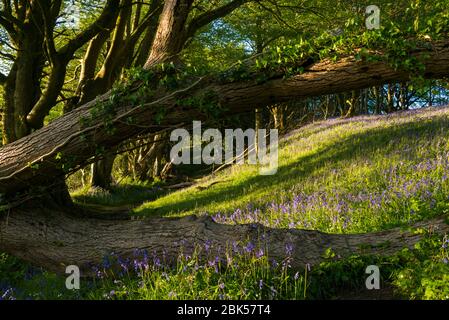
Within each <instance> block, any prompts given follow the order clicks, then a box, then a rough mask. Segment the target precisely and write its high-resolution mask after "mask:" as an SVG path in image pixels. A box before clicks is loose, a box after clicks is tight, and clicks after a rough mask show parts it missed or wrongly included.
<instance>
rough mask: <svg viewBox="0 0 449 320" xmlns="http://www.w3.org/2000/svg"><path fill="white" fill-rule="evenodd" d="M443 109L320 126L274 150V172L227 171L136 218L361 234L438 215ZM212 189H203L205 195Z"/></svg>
mask: <svg viewBox="0 0 449 320" xmlns="http://www.w3.org/2000/svg"><path fill="white" fill-rule="evenodd" d="M448 116H449V109H447V108H443V109H428V110H421V111H414V112H408V113H402V114H397V115H393V116H378V117H358V118H354V119H350V120H341V119H336V120H330V121H323V122H319V123H315V124H312V125H309V126H307V127H305V128H303V129H300V130H297V131H295V132H294V133H292V134H290V135H289V136H288V137H286V138H285V139H284V140H283V141H282V142H281V147H280V162H279V166H280V168H279V172H278V174H277V175H275V176H269V177H267V176H260V175H258V168H257V167H254V166H247V165H245V166H234V167H232V168H230V169H227V170H226V171H224V172H221V173H219V174H217V175H216V176H214V177H209V178H207V179H205V180H204V181H203V182H202V183H201V184H200V185H199V186H195V187H192V188H189V189H185V190H181V191H178V192H174V193H171V194H169V195H167V196H165V197H161V198H160V199H157V200H156V201H152V202H148V203H145V204H144V205H142V206H141V207H139V208H137V209H136V210H135V214H137V215H147V216H152V215H157V216H184V215H191V214H209V215H212V216H214V218H215V220H216V221H218V222H222V223H231V224H234V223H254V222H259V223H263V224H265V225H267V226H271V227H276V228H285V227H287V228H307V229H318V230H322V231H328V232H367V231H373V230H382V229H385V228H386V227H390V226H395V225H398V224H401V223H409V222H411V221H416V220H420V219H423V218H429V217H432V216H435V215H438V214H442V213H444V212H447V210H448V207H449V206H448V201H447V194H449V183H448V177H447V171H448V168H449V160H448V152H449V144H448V134H447V132H448V129H449V121H448ZM213 183H215V184H214V185H212V186H210V187H208V186H209V185H211V184H213Z"/></svg>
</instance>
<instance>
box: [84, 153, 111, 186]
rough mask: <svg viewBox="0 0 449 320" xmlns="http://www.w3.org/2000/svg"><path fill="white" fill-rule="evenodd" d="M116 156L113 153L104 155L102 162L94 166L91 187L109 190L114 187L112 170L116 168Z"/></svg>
mask: <svg viewBox="0 0 449 320" xmlns="http://www.w3.org/2000/svg"><path fill="white" fill-rule="evenodd" d="M114 161H115V156H114V155H113V154H111V153H107V154H105V155H104V158H103V159H102V160H99V161H97V162H95V163H94V164H92V178H91V181H90V185H91V187H93V188H101V189H106V190H109V189H110V188H111V185H112V182H113V181H112V180H113V179H112V169H113V167H114Z"/></svg>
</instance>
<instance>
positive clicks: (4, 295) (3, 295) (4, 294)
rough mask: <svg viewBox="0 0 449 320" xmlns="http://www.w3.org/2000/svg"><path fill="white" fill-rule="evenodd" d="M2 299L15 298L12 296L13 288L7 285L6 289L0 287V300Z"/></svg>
mask: <svg viewBox="0 0 449 320" xmlns="http://www.w3.org/2000/svg"><path fill="white" fill-rule="evenodd" d="M2 300H16V298H15V296H14V289H13V288H11V287H9V288H6V289H3V290H2V289H0V301H2Z"/></svg>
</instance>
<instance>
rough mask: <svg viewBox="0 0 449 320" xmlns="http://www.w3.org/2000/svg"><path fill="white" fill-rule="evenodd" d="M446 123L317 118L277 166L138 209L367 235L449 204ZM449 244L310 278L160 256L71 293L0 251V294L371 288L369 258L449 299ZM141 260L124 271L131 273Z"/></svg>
mask: <svg viewBox="0 0 449 320" xmlns="http://www.w3.org/2000/svg"><path fill="white" fill-rule="evenodd" d="M448 127H449V108H444V109H429V110H422V111H417V112H407V113H403V114H396V115H393V116H384V117H360V118H355V119H351V120H330V121H324V122H320V123H315V124H312V125H310V126H308V127H305V128H302V129H300V130H297V131H295V132H293V133H291V134H290V135H289V136H288V137H286V138H285V139H284V140H283V142H282V146H281V149H280V168H279V172H278V174H277V175H275V176H272V177H264V176H260V175H259V174H258V168H255V167H249V166H242V167H232V168H230V169H228V170H226V171H224V172H221V173H219V174H217V175H216V176H214V177H207V178H205V179H204V180H203V181H202V182H201V184H200V187H193V188H189V189H185V190H182V191H178V192H173V193H171V194H169V195H166V196H162V197H160V198H159V199H157V200H155V201H151V202H148V203H146V204H144V205H142V206H141V207H139V208H137V209H135V214H137V215H146V216H152V215H162V216H174V215H189V214H211V215H214V216H215V218H216V220H217V221H220V222H225V223H244V222H255V221H258V222H261V223H264V224H266V225H271V226H274V227H291V228H312V229H319V230H322V231H328V232H366V231H372V230H380V229H385V228H388V227H391V226H393V225H397V224H402V223H407V222H409V221H411V220H419V219H425V218H429V217H432V216H435V215H438V214H443V213H447V209H448V203H449V201H448V195H449V192H448V188H449V184H448V180H447V176H446V174H447V172H448V170H447V169H448V166H449V162H448V152H449V144H448V139H447V138H448ZM216 182H218V183H217V184H214V185H213V186H211V187H208V188H207V186H210V185H212V184H213V183H216ZM205 187H206V188H205ZM204 188H205V189H204ZM150 191H151V192H150ZM160 194H161V191H160V189H158V188H157V187H155V186H150V185H148V186H146V185H137V186H128V187H124V188H118V189H117V190H116V192H115V193H112V194H103V193H100V194H95V193H93V194H86V193H85V192H77V193H75V194H74V197H75V200H76V201H78V202H80V203H85V204H86V203H94V204H100V205H111V206H120V207H123V206H126V205H131V204H132V203H131V202H133V201H134V203H133V204H135V203H141V201H142V200H143V199H148V200H150V199H151V200H152V199H154V198H155V197H157V196H160ZM448 245H449V240H447V238H445V239H438V238H433V237H429V238H428V239H427V240H426V241H424V242H423V243H421V244H420V245H419V246H418V247H417V248H416V249H415V250H412V251H404V252H402V253H401V254H399V255H397V256H395V257H391V258H388V259H385V260H379V259H378V258H376V257H366V258H362V257H353V258H350V259H348V260H345V261H341V260H338V259H337V260H335V257H332V256H330V258H331V259H330V260H329V261H328V262H325V263H323V264H322V265H321V266H320V267H318V268H316V269H314V270H312V271H311V273H309V274H307V273H306V274H305V275H303V274H296V275H295V274H292V273H291V272H290V271H289V269H288V265H287V266H285V265H279V266H278V267H276V268H273V265H272V262H270V261H267V260H266V259H265V258H264V257H263V256H262V257H258V256H257V255H253V254H254V253H248V254H249V256H245V255H242V256H238V255H237V256H236V257H234V258H233V262H232V264H231V266H229V265H228V267H227V268H224V269H222V268H221V267H220V268H219V269H220V270H218V269H217V268H218V267H219V266H218V265H217V263H216V262H215V261H214V258H213V257H211V261H209V262H207V263H206V264H205V265H202V264H201V262H199V261H197V260H196V258H195V257H192V258H189V260H188V261H184V262H181V264H180V265H179V266H178V268H177V269H175V270H174V269H167V268H165V267H164V266H161V265H160V264H159V262H158V261H159V260H158V259H154V257H153V258H152V259H153V264H151V265H147V264H144V266H145V270H140V271H139V272H138V273H139V275H135V274H130V273H128V271H127V272H125V274H111V270H109V269H105V270H103V269H101V268H100V269H101V270H100V271H102V273H101V277H100V278H99V279H96V280H94V281H93V282H89V283H88V284H85V283H83V287H82V290H81V291H79V292H69V291H67V290H65V289H64V281H65V279H63V278H60V277H58V276H55V275H53V274H50V273H47V272H45V271H44V272H42V271H40V270H39V269H35V268H32V267H30V266H28V265H26V264H23V263H21V262H20V261H17V260H16V259H14V258H12V257H8V256H6V255H2V254H0V300H1V299H2V298H3V299H11V298H33V299H46V298H53V299H55V298H56V299H58V298H63V299H72V298H82V299H105V298H106V299H115V298H119V299H177V298H181V299H229V298H231V299H260V298H262V299H272V298H283V299H303V298H304V297H307V298H331V297H340V298H341V297H342V296H343V297H344V292H351V293H353V292H354V290H356V289H360V288H362V289H363V286H364V282H365V279H366V275H365V268H366V266H367V265H370V264H376V265H380V266H381V272H382V277H383V286H387V291H388V290H389V288H391V287H394V288H395V289H398V291H399V292H400V293H401V294H402V295H404V296H405V297H407V298H436V299H449V278H448V277H449V276H448V275H449V265H448V263H447V262H448V259H449V250H448ZM155 261H157V262H156V263H155ZM139 263H141V262H139ZM132 264H133V263H132V261H131V265H130V266H128V267H127V268H129V269H130V270H132V269H133V265H132ZM134 267H135V263H134ZM139 268H142V264H140V265H139ZM103 271H104V272H103ZM122 273H123V272H122ZM305 284H307V286H305ZM342 292H343V293H342ZM365 293H366V290H365ZM376 294H377V293H376ZM351 297H354V296H351ZM356 297H357V296H356ZM361 297H363V294H362V296H361ZM371 297H373V296H371ZM377 297H384V298H385V297H387V298H388V297H391V293H388V294H387V296H382V292H380V293H379V294H378V296H377ZM374 298H375V296H374Z"/></svg>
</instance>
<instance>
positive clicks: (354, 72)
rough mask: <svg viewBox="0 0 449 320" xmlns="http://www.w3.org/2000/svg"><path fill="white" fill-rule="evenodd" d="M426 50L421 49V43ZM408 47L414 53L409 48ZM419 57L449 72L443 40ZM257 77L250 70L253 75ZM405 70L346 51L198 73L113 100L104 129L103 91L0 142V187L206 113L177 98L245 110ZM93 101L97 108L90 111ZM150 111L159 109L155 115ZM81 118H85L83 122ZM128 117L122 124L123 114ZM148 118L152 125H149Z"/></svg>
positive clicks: (21, 185) (436, 71)
mask: <svg viewBox="0 0 449 320" xmlns="http://www.w3.org/2000/svg"><path fill="white" fill-rule="evenodd" d="M423 51H424V52H427V49H423ZM415 54H416V53H415ZM429 56H430V58H429V59H428V60H426V73H425V75H426V76H429V77H430V76H432V77H443V76H445V75H447V74H448V73H449V43H439V44H437V45H435V46H434V47H433V49H432V51H431V53H429ZM256 77H257V75H256ZM408 78H409V75H408V74H407V73H405V72H401V71H396V70H394V69H393V68H391V67H390V66H388V65H387V64H385V63H382V62H375V63H364V62H357V61H356V60H355V59H354V58H353V57H348V58H345V59H342V60H341V61H339V62H337V63H333V62H330V61H324V62H321V63H317V64H315V65H312V66H310V67H308V68H306V70H305V72H304V73H303V74H300V75H297V76H293V77H290V78H287V79H284V78H283V76H282V75H278V76H275V77H274V78H272V79H270V80H267V81H266V82H265V83H261V84H256V83H255V82H253V81H249V80H248V81H243V82H234V83H221V82H220V83H217V82H214V81H213V80H211V79H210V78H207V77H206V78H201V79H199V80H198V81H196V82H194V83H193V84H192V85H190V87H188V88H185V89H179V90H178V91H175V92H169V93H165V94H164V93H160V95H159V96H156V97H149V98H148V103H145V104H143V105H139V106H135V105H132V104H131V103H127V102H126V99H124V100H125V102H121V103H118V104H117V105H116V106H115V110H114V111H115V114H116V115H115V117H114V118H113V119H112V121H111V122H112V124H113V125H114V133H113V134H111V133H110V132H109V130H108V128H109V126H110V125H111V124H110V123H109V124H108V125H107V124H105V122H104V119H105V118H106V117H107V116H108V115H109V113H110V111H109V110H99V108H98V105H101V104H105V103H109V101H110V98H109V94H105V95H103V96H102V97H99V98H98V99H97V100H96V101H93V102H90V103H88V104H86V105H84V106H83V107H80V108H78V109H76V110H74V111H72V112H70V113H68V114H66V115H64V116H63V117H61V118H59V119H57V120H55V121H53V122H52V123H50V124H49V125H48V126H46V127H44V128H43V129H41V130H38V131H36V132H34V133H32V134H31V135H29V136H27V137H25V138H23V139H21V140H19V141H16V142H15V143H12V144H9V145H6V146H4V147H2V148H1V149H0V193H14V192H17V191H20V190H24V189H28V188H29V187H31V186H38V185H42V182H43V181H46V179H45V177H58V176H60V173H61V171H60V169H59V168H61V166H64V168H65V169H66V170H67V169H70V168H76V167H77V166H78V165H79V164H85V163H86V162H92V160H93V159H94V156H95V155H96V154H97V149H98V148H97V146H103V147H104V148H106V149H111V148H113V147H116V146H118V145H119V144H120V143H121V142H123V141H126V140H127V139H129V138H132V137H135V136H137V135H139V134H142V133H144V132H147V133H157V132H160V131H162V130H163V129H166V128H168V127H175V126H179V125H180V124H182V123H184V124H185V125H187V124H188V123H189V122H191V121H192V120H206V119H207V115H205V114H203V113H202V112H201V111H200V110H199V109H196V108H194V107H190V106H182V107H181V106H179V101H180V99H181V100H182V98H184V97H192V96H203V95H204V94H205V93H207V94H208V95H212V96H214V97H215V99H216V102H217V104H220V106H221V108H222V109H225V110H226V111H223V113H222V116H223V117H225V116H227V115H232V114H236V113H242V112H248V111H250V110H254V109H255V108H258V107H260V106H264V105H265V106H268V105H273V103H276V102H284V101H289V100H291V99H297V98H304V97H308V96H319V95H324V94H330V93H338V92H347V91H349V90H357V89H361V88H365V87H370V86H373V85H380V84H382V83H385V82H397V81H402V80H407V79H408ZM139 85H140V84H138V83H137V84H135V87H130V88H129V89H128V90H126V93H124V95H130V94H132V93H133V91H135V90H138V88H139ZM93 108H95V109H96V110H97V112H95V113H92V112H91V110H92V109H93ZM158 110H165V114H166V116H165V117H164V118H163V119H159V121H156V120H155V119H156V117H157V116H158ZM86 119H88V120H89V121H88V125H87V124H86ZM127 119H132V120H133V122H132V123H129V122H127V121H126V120H127ZM152 124H153V125H152Z"/></svg>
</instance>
